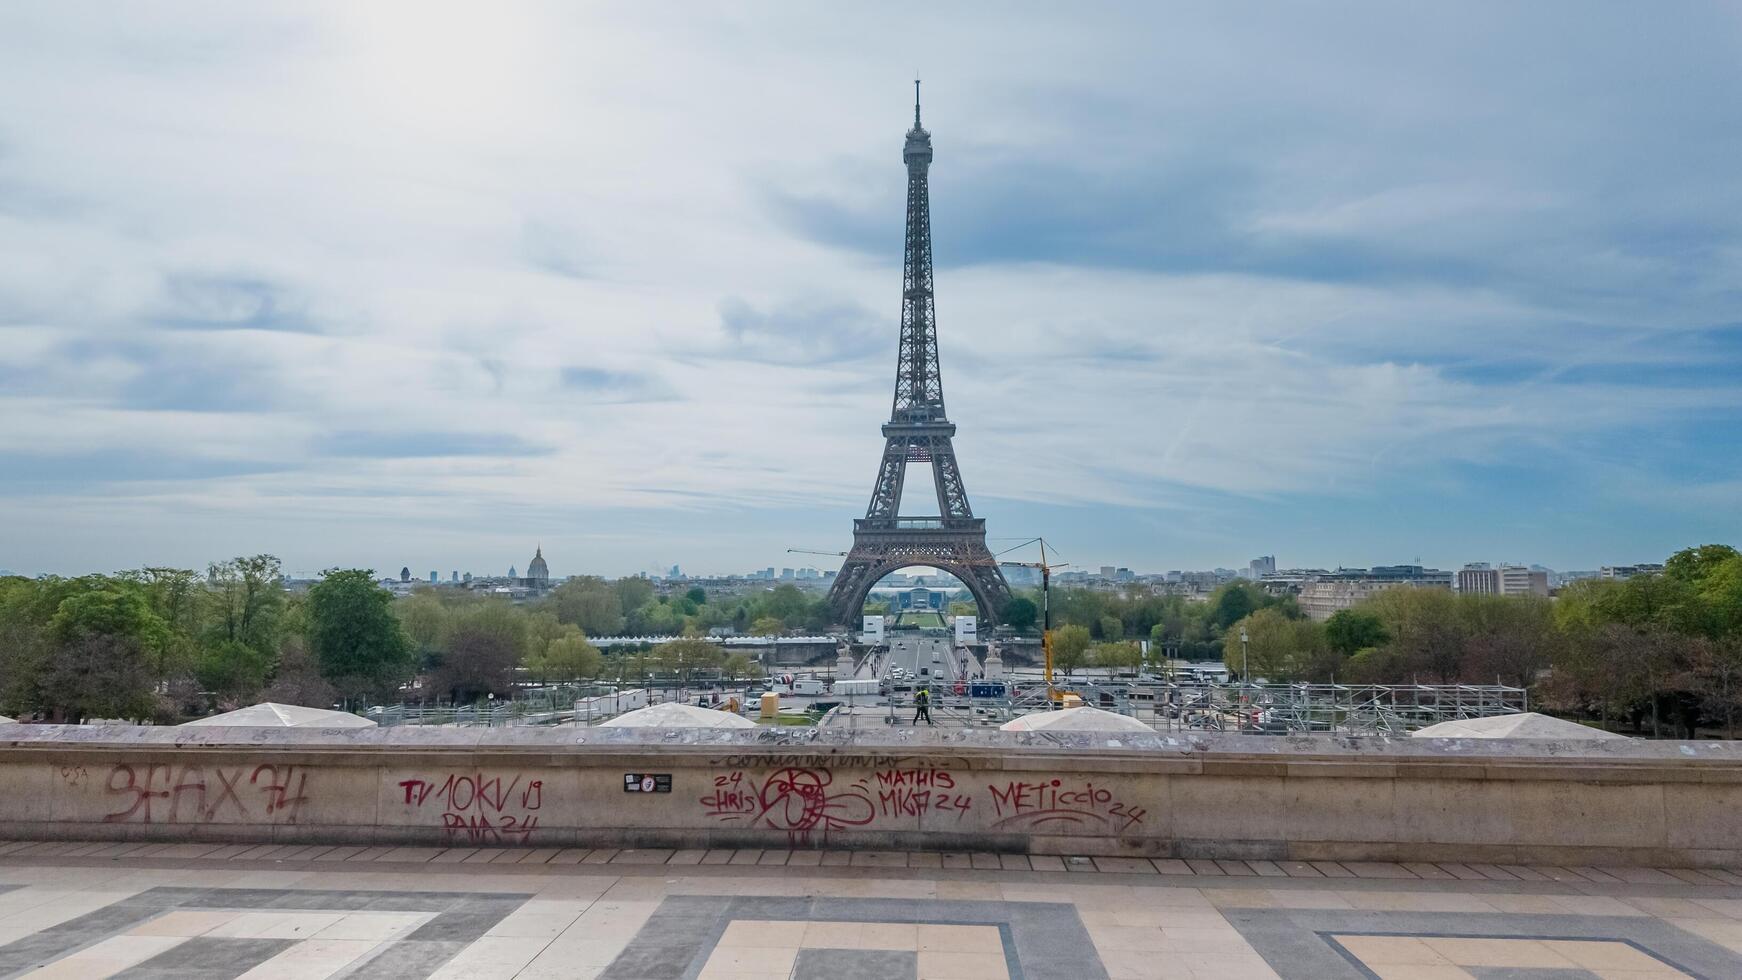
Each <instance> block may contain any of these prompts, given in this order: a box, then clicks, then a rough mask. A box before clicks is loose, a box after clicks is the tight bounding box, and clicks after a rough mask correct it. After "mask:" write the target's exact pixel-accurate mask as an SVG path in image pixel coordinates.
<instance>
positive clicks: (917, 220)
mask: <svg viewBox="0 0 1742 980" xmlns="http://www.w3.org/2000/svg"><path fill="white" fill-rule="evenodd" d="M901 157H902V160H903V161H904V162H906V164H907V236H906V243H905V245H904V248H903V253H902V276H901V343H900V347H899V351H898V355H897V359H896V367H895V401H894V404H893V405H892V406H891V407H890V411H889V422H888V423H887V424H886V425H884V426H883V439H884V443H883V462H882V464H881V465H880V466H879V467H878V470H877V482H876V484H875V485H873V486H872V488H871V504H870V506H869V507H867V508H866V509H865V517H864V519H863V520H856V521H854V522H853V550H852V551H850V552H848V553H847V559H846V561H845V562H843V563H842V565H841V571H840V574H838V575H837V576H835V584H834V586H833V587H832V588H830V590H829V608H830V610H831V611H832V612H833V613H834V617H835V621H836V622H839V623H844V624H851V623H853V622H856V621H857V619H858V617H859V613H860V611H861V610H862V609H864V607H865V598H866V596H867V595H869V594H870V592H871V587H872V586H873V585H876V584H877V581H878V580H879V579H881V578H883V576H885V575H887V574H889V573H890V572H893V571H895V570H896V569H898V568H902V567H904V566H907V565H930V566H932V567H933V568H941V569H943V570H944V571H947V572H949V573H950V574H952V575H954V576H956V577H957V578H959V579H961V580H962V583H963V584H964V585H966V586H967V587H968V591H969V592H971V593H972V594H973V596H974V602H975V604H976V605H978V606H979V607H980V616H981V618H983V619H989V620H992V621H994V622H995V621H997V619H998V617H999V616H1000V615H1001V614H1002V613H1003V611H1004V605H1005V603H1007V602H1009V601H1010V585H1009V583H1007V582H1005V581H1004V573H1003V572H1002V571H1000V570H999V569H998V562H997V559H995V558H993V556H992V552H991V551H990V550H989V549H988V548H987V547H986V522H985V520H983V519H981V518H978V517H975V516H974V510H973V508H972V507H970V506H969V505H968V491H967V488H966V487H964V486H963V484H962V471H961V467H960V466H958V465H957V463H956V450H955V447H954V444H953V443H952V440H953V439H954V437H955V434H956V426H955V423H953V422H951V421H950V420H949V415H948V414H947V413H946V412H945V411H944V384H943V377H942V374H941V372H940V371H939V369H938V331H937V310H936V307H935V305H934V303H933V295H932V250H931V194H930V192H929V190H928V185H927V175H928V173H929V172H930V170H931V161H932V148H931V134H930V133H928V132H926V130H925V128H924V127H922V126H921V125H920V123H919V83H918V82H915V83H914V87H913V128H912V129H910V130H908V131H907V142H906V145H905V146H904V147H903V148H902V153H901ZM909 463H929V464H930V465H931V474H932V482H933V484H934V485H935V487H936V489H937V497H938V513H937V516H933V517H915V518H904V517H902V516H901V491H902V487H903V486H904V484H905V481H906V479H907V464H909Z"/></svg>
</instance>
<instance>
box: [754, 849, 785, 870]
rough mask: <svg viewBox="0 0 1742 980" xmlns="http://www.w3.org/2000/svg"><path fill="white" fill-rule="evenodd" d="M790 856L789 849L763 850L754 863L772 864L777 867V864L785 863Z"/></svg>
mask: <svg viewBox="0 0 1742 980" xmlns="http://www.w3.org/2000/svg"><path fill="white" fill-rule="evenodd" d="M791 857H792V852H791V851H763V852H762V857H760V858H758V859H757V860H756V863H757V864H767V865H774V866H777V867H778V866H781V865H784V864H786V862H787V859H789V858H791Z"/></svg>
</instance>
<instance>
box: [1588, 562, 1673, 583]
mask: <svg viewBox="0 0 1742 980" xmlns="http://www.w3.org/2000/svg"><path fill="white" fill-rule="evenodd" d="M1661 571H1663V566H1662V565H1651V564H1645V565H1604V566H1603V567H1602V568H1600V569H1598V570H1597V577H1598V578H1605V579H1610V580H1612V581H1616V582H1624V581H1626V580H1627V579H1630V578H1637V577H1639V576H1641V575H1656V574H1657V573H1658V572H1661Z"/></svg>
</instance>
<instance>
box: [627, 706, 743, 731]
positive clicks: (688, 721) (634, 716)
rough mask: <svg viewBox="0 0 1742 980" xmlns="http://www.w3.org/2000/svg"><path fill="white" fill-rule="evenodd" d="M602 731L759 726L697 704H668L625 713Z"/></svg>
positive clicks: (728, 713)
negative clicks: (699, 706)
mask: <svg viewBox="0 0 1742 980" xmlns="http://www.w3.org/2000/svg"><path fill="white" fill-rule="evenodd" d="M599 727H600V728H755V727H756V723H755V722H753V721H751V720H750V719H748V718H742V717H739V716H738V715H735V714H733V713H732V712H730V711H721V710H720V709H718V708H698V707H696V706H695V705H693V704H680V703H678V702H676V701H667V702H665V703H663V704H654V705H649V706H647V707H645V708H637V709H635V710H634V711H625V712H624V713H622V714H620V715H618V716H617V717H615V718H613V719H611V720H610V721H602V722H600V723H599Z"/></svg>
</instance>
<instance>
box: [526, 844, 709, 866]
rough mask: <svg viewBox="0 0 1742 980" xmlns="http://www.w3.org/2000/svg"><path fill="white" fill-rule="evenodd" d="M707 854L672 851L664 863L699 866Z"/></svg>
mask: <svg viewBox="0 0 1742 980" xmlns="http://www.w3.org/2000/svg"><path fill="white" fill-rule="evenodd" d="M563 853H565V854H566V853H568V852H566V851H565V852H563ZM707 853H708V852H707V851H704V850H702V849H700V848H693V849H690V850H683V851H673V852H672V854H671V860H669V861H667V862H665V863H666V864H669V865H673V866H681V865H689V864H701V863H702V856H703V855H705V854H707ZM551 860H552V862H553V863H555V858H552V859H551Z"/></svg>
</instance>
